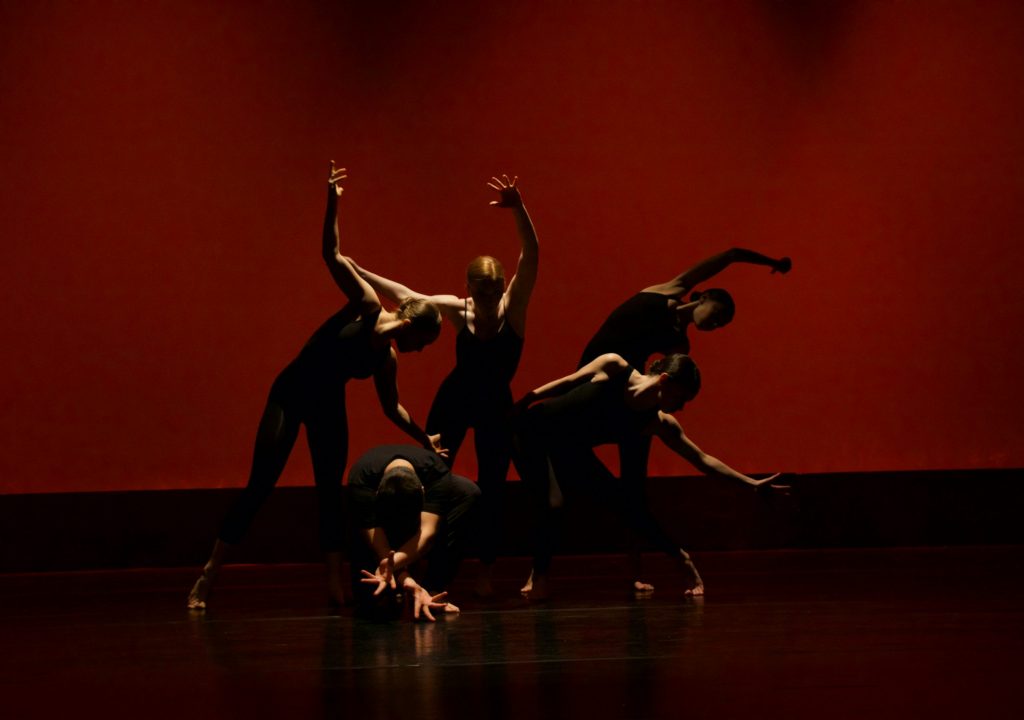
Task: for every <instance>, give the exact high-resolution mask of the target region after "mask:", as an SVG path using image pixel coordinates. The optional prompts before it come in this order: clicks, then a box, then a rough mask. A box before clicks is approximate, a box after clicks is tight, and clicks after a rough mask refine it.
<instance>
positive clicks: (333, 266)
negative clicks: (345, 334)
mask: <svg viewBox="0 0 1024 720" xmlns="http://www.w3.org/2000/svg"><path fill="white" fill-rule="evenodd" d="M346 177H347V175H345V168H337V169H336V168H335V167H334V161H333V160H332V161H331V174H330V176H329V177H328V179H327V212H326V213H325V215H324V232H323V247H322V252H323V257H324V262H325V263H327V269H328V270H329V271H330V273H331V277H332V278H334V282H335V283H336V284H337V285H338V287H339V288H340V289H341V291H342V292H343V293H345V297H347V298H348V299H349V302H352V303H355V304H356V305H357V306H359V307H360V309H361V312H363V313H368V312H373V311H374V310H376V309H377V308H379V307H380V300H378V299H377V294H376V293H375V292H374V291H373V288H372V287H370V286H369V285H368V284H367V283H366V281H364V280H363V279H362V278H360V277H359V275H358V274H357V273H356V271H355V268H353V267H352V265H351V264H350V263H349V262H348V260H347V259H346V258H345V257H344V256H343V255H342V254H341V250H340V248H341V236H340V233H339V232H338V198H340V197H341V193H342V192H343V188H342V187H341V181H342V180H344V179H345V178H346Z"/></svg>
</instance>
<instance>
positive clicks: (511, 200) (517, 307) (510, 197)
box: [487, 175, 540, 337]
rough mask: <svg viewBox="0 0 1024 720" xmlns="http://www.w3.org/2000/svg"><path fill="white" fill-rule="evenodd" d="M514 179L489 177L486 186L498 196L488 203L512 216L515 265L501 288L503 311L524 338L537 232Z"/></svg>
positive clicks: (534, 272)
mask: <svg viewBox="0 0 1024 720" xmlns="http://www.w3.org/2000/svg"><path fill="white" fill-rule="evenodd" d="M518 179H519V178H518V177H514V178H512V179H511V180H509V179H508V175H502V176H501V179H498V178H496V177H492V178H491V182H489V183H487V185H488V187H490V188H491V189H493V190H495V191H497V192H498V194H499V195H500V198H499V199H498V200H492V201H491V206H492V207H500V208H510V209H511V210H512V212H513V214H514V216H515V219H516V229H517V230H518V231H519V242H520V250H519V264H518V265H516V274H515V275H513V276H512V279H511V280H510V281H509V283H508V289H507V290H506V291H505V312H507V313H508V321H509V322H511V323H512V329H513V330H515V331H516V334H518V335H519V337H525V335H526V310H527V308H528V306H529V304H530V295H531V294H532V293H533V286H534V284H535V283H536V282H537V263H538V258H539V257H540V246H539V245H538V243H537V231H536V230H535V229H534V227H533V222H532V221H531V220H530V215H529V213H527V212H526V206H525V205H523V198H522V196H521V195H520V194H519V188H518V187H516V181H517V180H518Z"/></svg>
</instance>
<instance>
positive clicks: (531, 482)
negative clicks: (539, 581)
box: [515, 412, 679, 574]
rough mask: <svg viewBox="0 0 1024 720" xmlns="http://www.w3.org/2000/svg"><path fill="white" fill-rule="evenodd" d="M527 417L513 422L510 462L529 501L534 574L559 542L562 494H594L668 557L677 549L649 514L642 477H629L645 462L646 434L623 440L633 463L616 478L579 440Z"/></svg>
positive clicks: (547, 565)
mask: <svg viewBox="0 0 1024 720" xmlns="http://www.w3.org/2000/svg"><path fill="white" fill-rule="evenodd" d="M530 416H531V413H530V412H528V413H526V415H525V417H524V418H523V419H522V420H521V422H520V423H518V424H517V431H516V441H515V447H516V452H515V460H516V467H517V468H518V469H519V473H520V477H521V478H522V479H523V482H524V483H527V491H528V493H529V495H530V499H531V507H532V515H533V517H532V519H531V530H532V536H533V569H534V571H535V572H537V573H539V574H545V573H547V572H548V569H549V568H550V566H551V557H552V555H553V554H554V552H555V550H556V548H557V545H558V535H559V526H560V515H561V513H562V511H563V507H564V504H565V498H566V496H568V497H569V498H571V497H572V495H573V494H575V493H580V492H586V493H590V494H592V495H595V496H596V497H597V498H598V499H599V501H600V502H601V503H602V504H604V505H606V506H607V507H608V508H610V509H611V510H612V511H613V512H614V513H615V514H616V515H618V516H619V517H620V518H621V519H622V520H623V522H624V523H625V524H626V526H627V527H628V528H629V529H630V530H631V531H632V532H634V533H636V534H637V535H638V536H640V537H642V538H645V539H646V540H648V541H649V542H651V543H652V544H653V545H654V546H655V547H656V548H658V549H659V550H662V551H664V552H666V553H667V554H669V555H676V554H677V553H678V552H679V545H678V543H676V542H675V541H674V540H673V539H672V538H671V537H670V536H669V534H668V533H667V532H665V530H664V529H663V528H662V526H661V525H660V523H658V521H657V520H656V519H655V518H654V516H653V515H652V514H651V512H650V508H649V507H648V504H647V499H646V492H645V483H644V480H645V477H644V476H641V477H636V476H635V475H634V471H635V467H636V464H638V463H640V462H642V463H643V465H644V466H646V459H647V452H648V451H649V449H650V438H648V437H646V436H644V435H640V434H637V435H630V436H628V437H626V438H623V440H622V444H623V445H624V446H625V447H626V452H628V453H629V456H628V457H629V458H630V462H631V463H634V465H633V467H632V468H630V469H627V466H626V463H625V462H624V463H623V470H624V472H623V477H622V478H616V477H615V476H614V475H613V474H612V473H611V471H610V470H608V468H607V467H606V466H605V465H604V463H602V462H601V461H600V459H598V457H597V455H596V454H595V453H594V450H593V448H592V447H591V446H590V445H588V444H586V443H584V442H581V441H580V440H579V439H573V438H569V437H564V436H562V437H560V436H559V434H557V432H556V431H555V429H554V428H553V427H552V426H551V425H550V424H548V423H534V422H531V417H530Z"/></svg>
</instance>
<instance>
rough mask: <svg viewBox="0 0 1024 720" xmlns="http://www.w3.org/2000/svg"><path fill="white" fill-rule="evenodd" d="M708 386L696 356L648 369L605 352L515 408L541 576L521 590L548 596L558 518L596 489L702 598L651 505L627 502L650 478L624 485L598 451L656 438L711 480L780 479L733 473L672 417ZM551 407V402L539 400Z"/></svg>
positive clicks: (672, 358)
mask: <svg viewBox="0 0 1024 720" xmlns="http://www.w3.org/2000/svg"><path fill="white" fill-rule="evenodd" d="M699 390H700V373H699V371H698V370H697V365H696V363H694V362H693V360H692V359H691V358H690V357H688V356H686V355H681V354H672V355H668V356H666V357H664V358H661V359H659V360H657V361H656V362H654V363H652V365H651V369H650V371H649V372H648V373H644V372H642V371H640V370H638V369H636V368H634V367H632V366H631V365H630V364H629V363H627V362H626V361H625V360H624V359H623V358H622V357H621V356H619V355H615V354H607V355H601V356H600V357H598V358H597V359H595V360H592V361H591V362H589V363H587V364H585V365H584V366H583V367H582V368H580V369H579V370H577V371H576V372H575V373H573V374H572V375H567V376H566V377H563V378H560V379H558V380H554V381H552V382H550V383H547V384H545V385H542V386H540V387H538V388H537V389H535V390H532V391H531V392H529V393H527V395H526V396H525V397H524V398H523V399H522V400H520V401H519V402H518V403H517V405H518V407H519V409H520V410H521V412H520V413H519V416H518V418H517V422H516V442H517V444H518V453H517V456H516V463H517V466H518V468H519V472H520V475H521V477H522V478H523V481H524V482H526V483H528V484H529V492H530V494H531V496H532V499H533V505H534V511H535V516H534V560H533V572H532V573H531V575H530V578H529V580H527V582H526V584H525V585H524V586H523V588H522V593H523V594H524V595H525V596H526V597H528V598H530V599H544V598H546V597H547V596H548V592H549V588H548V569H549V567H550V564H551V555H552V552H553V548H554V545H555V535H556V518H555V515H556V514H557V513H558V512H559V511H560V510H561V508H562V505H563V498H564V494H563V493H564V491H565V490H566V489H569V490H570V494H571V492H572V491H581V490H584V491H591V492H595V493H597V494H598V495H599V496H600V497H601V499H602V500H603V501H604V502H605V503H606V504H607V505H608V506H609V507H610V508H611V509H612V510H614V511H616V512H617V513H618V514H619V515H621V516H622V517H623V518H624V520H625V521H626V523H627V525H628V526H629V527H630V528H631V529H632V530H633V532H635V533H637V534H638V535H640V536H643V537H646V539H648V540H649V541H650V542H651V543H653V544H654V546H655V547H657V548H658V549H659V550H663V551H664V552H665V553H667V554H668V555H669V557H671V558H672V559H673V560H674V561H675V563H676V566H677V567H678V569H679V570H680V572H681V574H682V577H683V582H684V586H685V592H686V594H687V595H703V594H704V584H703V582H702V581H701V578H700V574H699V573H698V572H697V568H696V567H695V566H694V564H693V562H692V561H691V560H690V557H689V555H688V554H687V553H686V552H685V551H684V550H683V549H681V548H680V547H679V545H678V544H677V543H676V542H675V541H673V540H672V538H671V537H669V535H668V534H667V533H666V532H665V531H664V530H663V529H662V528H661V526H660V525H659V524H658V522H657V521H656V520H655V518H654V517H653V516H652V515H651V513H650V510H649V509H648V508H647V506H646V505H639V504H637V503H633V502H626V501H625V498H624V495H626V494H628V493H629V492H630V491H631V490H630V488H628V487H627V486H628V484H629V483H631V482H637V481H639V482H642V481H643V479H644V478H624V479H622V480H617V479H616V478H615V477H614V476H613V475H612V474H611V472H610V471H609V470H608V468H606V467H605V466H604V464H603V463H602V462H601V461H600V460H599V459H598V458H597V456H596V455H595V454H594V451H593V448H594V447H596V446H597V445H603V444H609V443H622V442H630V441H632V440H633V439H634V438H636V437H637V436H647V437H651V436H657V437H658V438H660V439H661V440H662V442H664V443H665V445H667V446H668V447H669V449H671V450H672V451H673V452H675V453H676V454H677V455H679V456H680V457H682V458H683V459H684V460H686V461H687V462H689V463H690V464H691V465H693V466H694V467H695V468H697V469H698V470H700V471H701V472H703V473H705V474H707V475H713V476H716V477H722V478H727V479H730V480H735V481H738V482H741V483H743V484H745V485H748V486H750V487H752V488H757V487H762V486H769V487H773V488H775V489H784V486H780V485H772V483H773V481H774V480H775V479H776V478H777V477H778V475H777V474H776V475H772V476H770V477H767V478H764V479H761V480H755V479H754V478H751V477H748V476H747V475H744V474H743V473H740V472H737V471H736V470H733V469H732V468H731V467H729V466H728V465H726V464H725V463H724V462H722V461H721V460H718V459H717V458H714V457H712V456H711V455H708V454H707V453H705V452H703V451H702V450H701V449H700V448H698V447H697V446H696V445H695V444H694V443H693V441H691V440H690V439H689V438H688V437H687V436H686V434H685V433H684V432H683V429H682V427H681V426H680V425H679V422H678V421H677V420H676V419H675V418H674V417H673V416H672V415H671V414H670V413H673V412H676V411H678V410H680V409H682V407H683V405H684V404H685V403H686V402H688V401H689V400H691V399H693V397H694V396H696V394H697V392H698V391H699ZM538 401H544V402H538Z"/></svg>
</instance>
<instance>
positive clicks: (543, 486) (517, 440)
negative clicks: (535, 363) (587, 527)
mask: <svg viewBox="0 0 1024 720" xmlns="http://www.w3.org/2000/svg"><path fill="white" fill-rule="evenodd" d="M538 412H541V411H534V410H532V409H531V410H530V411H528V412H527V413H526V417H524V418H521V419H520V421H519V422H518V423H517V424H516V431H515V433H514V435H513V459H514V461H515V463H516V468H517V470H518V471H519V477H520V478H522V481H523V483H524V485H525V486H526V491H527V494H528V496H529V498H530V507H531V518H530V524H531V526H532V527H531V535H532V536H533V569H532V571H531V573H530V577H529V578H528V579H527V581H526V583H525V584H524V585H523V587H522V588H521V589H520V591H519V592H520V593H522V594H523V595H525V596H526V597H528V598H530V599H536V600H542V599H545V598H546V597H547V574H548V569H549V567H550V565H551V556H552V554H553V552H554V546H555V535H556V532H555V528H556V526H557V521H556V520H557V518H556V515H557V514H558V513H559V512H560V511H561V508H562V504H563V498H562V492H561V488H560V487H559V484H558V480H557V478H556V477H555V472H554V469H553V468H552V466H551V459H550V457H549V452H548V444H549V442H548V438H547V437H546V435H545V434H544V433H542V432H541V430H540V429H539V426H538V423H537V422H535V420H536V416H537V414H538Z"/></svg>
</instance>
